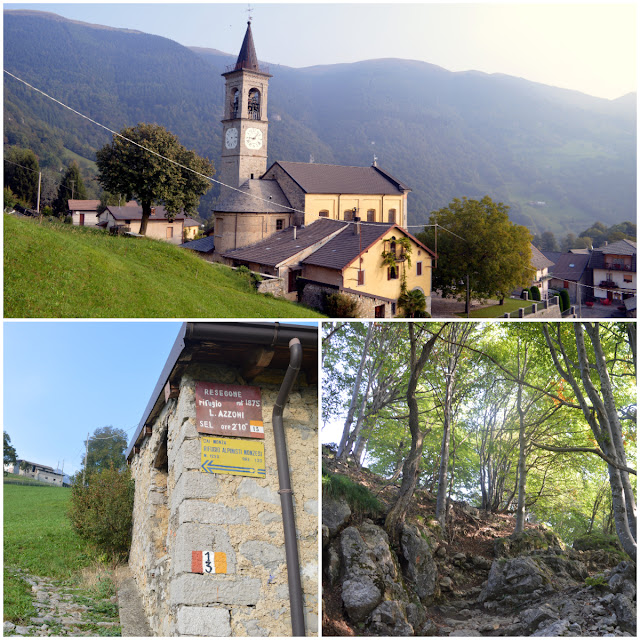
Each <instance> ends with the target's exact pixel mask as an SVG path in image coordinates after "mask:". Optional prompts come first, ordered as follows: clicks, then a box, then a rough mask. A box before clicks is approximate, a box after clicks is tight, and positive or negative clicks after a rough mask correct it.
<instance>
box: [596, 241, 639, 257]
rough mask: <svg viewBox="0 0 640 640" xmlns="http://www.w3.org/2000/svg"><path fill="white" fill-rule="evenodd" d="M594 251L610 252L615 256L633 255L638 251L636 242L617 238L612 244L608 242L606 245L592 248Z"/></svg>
mask: <svg viewBox="0 0 640 640" xmlns="http://www.w3.org/2000/svg"><path fill="white" fill-rule="evenodd" d="M593 251H594V253H595V252H596V251H601V252H602V253H604V254H611V253H613V254H614V255H617V256H633V255H635V254H636V253H638V249H637V246H636V243H635V242H633V240H627V239H625V240H618V242H614V243H612V244H608V245H607V246H606V247H598V248H597V249H594V250H593Z"/></svg>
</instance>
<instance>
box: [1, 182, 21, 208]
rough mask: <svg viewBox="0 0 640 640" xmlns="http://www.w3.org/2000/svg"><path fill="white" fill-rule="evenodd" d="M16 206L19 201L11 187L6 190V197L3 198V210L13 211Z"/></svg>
mask: <svg viewBox="0 0 640 640" xmlns="http://www.w3.org/2000/svg"><path fill="white" fill-rule="evenodd" d="M16 204H18V199H17V198H16V197H15V196H14V195H13V191H11V189H10V188H9V187H5V188H4V196H3V208H4V210H5V211H11V209H13V208H14V207H15V206H16Z"/></svg>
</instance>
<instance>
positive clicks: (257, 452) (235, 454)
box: [200, 436, 267, 478]
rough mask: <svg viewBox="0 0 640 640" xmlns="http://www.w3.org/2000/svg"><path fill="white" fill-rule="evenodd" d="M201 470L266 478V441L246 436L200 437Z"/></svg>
mask: <svg viewBox="0 0 640 640" xmlns="http://www.w3.org/2000/svg"><path fill="white" fill-rule="evenodd" d="M200 446H201V458H200V463H201V466H200V470H201V471H202V472H204V473H226V474H230V475H233V476H250V477H252V478H265V477H266V475H267V471H266V467H265V463H264V442H259V441H257V440H246V439H244V438H222V437H218V436H210V437H208V436H205V437H202V438H200Z"/></svg>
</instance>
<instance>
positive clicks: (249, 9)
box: [247, 4, 253, 24]
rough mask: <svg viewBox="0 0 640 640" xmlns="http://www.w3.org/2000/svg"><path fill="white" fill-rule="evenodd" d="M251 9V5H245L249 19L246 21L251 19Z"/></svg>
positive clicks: (248, 21)
mask: <svg viewBox="0 0 640 640" xmlns="http://www.w3.org/2000/svg"><path fill="white" fill-rule="evenodd" d="M252 11H253V8H252V7H251V5H250V4H249V5H247V15H248V16H249V19H248V20H247V23H248V24H249V23H251V20H252V19H253V16H252V15H251V12H252Z"/></svg>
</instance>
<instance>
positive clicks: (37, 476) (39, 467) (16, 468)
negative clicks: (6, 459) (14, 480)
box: [4, 460, 65, 487]
mask: <svg viewBox="0 0 640 640" xmlns="http://www.w3.org/2000/svg"><path fill="white" fill-rule="evenodd" d="M4 470H5V471H7V472H8V473H12V474H14V475H17V476H24V477H25V478H33V479H34V480H39V481H40V482H48V483H49V484H55V485H56V486H58V487H61V486H62V485H63V484H65V476H64V474H63V473H61V472H58V471H55V470H54V469H53V467H48V466H46V465H44V464H38V463H37V462H30V461H29V460H16V461H15V463H13V464H7V465H4Z"/></svg>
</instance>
